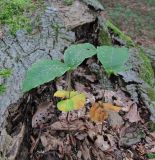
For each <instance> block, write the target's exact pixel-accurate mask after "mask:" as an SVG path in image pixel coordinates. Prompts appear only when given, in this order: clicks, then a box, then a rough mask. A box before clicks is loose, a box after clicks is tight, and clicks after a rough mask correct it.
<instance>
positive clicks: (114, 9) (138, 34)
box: [102, 0, 155, 49]
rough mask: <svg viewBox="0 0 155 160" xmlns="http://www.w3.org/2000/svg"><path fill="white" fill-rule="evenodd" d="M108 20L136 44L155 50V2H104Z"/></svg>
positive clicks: (108, 0) (136, 0)
mask: <svg viewBox="0 0 155 160" xmlns="http://www.w3.org/2000/svg"><path fill="white" fill-rule="evenodd" d="M102 3H103V5H104V7H105V10H106V12H107V15H108V18H109V19H111V20H112V22H113V23H114V24H115V25H116V26H117V27H119V28H120V29H121V30H122V31H124V32H125V33H126V34H127V35H129V36H131V38H132V39H134V41H135V42H137V43H138V44H140V45H143V46H145V47H149V48H151V49H155V14H154V13H155V0H102Z"/></svg>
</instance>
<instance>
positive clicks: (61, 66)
mask: <svg viewBox="0 0 155 160" xmlns="http://www.w3.org/2000/svg"><path fill="white" fill-rule="evenodd" d="M95 54H96V48H95V47H94V46H93V45H92V44H89V43H84V44H77V45H71V46H70V47H68V48H67V49H66V50H65V53H64V63H62V62H60V61H58V60H47V59H45V60H41V61H39V62H36V63H34V64H33V65H32V67H31V68H30V69H29V70H28V71H27V74H26V78H25V80H24V82H23V91H24V92H26V91H29V90H31V89H32V88H35V87H37V86H39V85H41V84H44V83H47V82H49V81H51V80H54V79H55V78H56V77H60V76H62V75H63V74H64V73H65V72H66V71H69V70H74V69H75V68H76V67H78V66H79V65H80V64H81V63H82V62H83V61H84V60H85V59H86V58H88V57H91V56H93V55H95Z"/></svg>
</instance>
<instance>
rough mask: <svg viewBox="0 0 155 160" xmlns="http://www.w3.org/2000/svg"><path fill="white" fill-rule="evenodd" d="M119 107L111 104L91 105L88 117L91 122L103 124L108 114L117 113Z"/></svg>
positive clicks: (99, 103)
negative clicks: (110, 112)
mask: <svg viewBox="0 0 155 160" xmlns="http://www.w3.org/2000/svg"><path fill="white" fill-rule="evenodd" d="M120 109H121V107H118V106H114V105H113V104H111V103H102V102H101V101H99V102H98V103H93V104H92V107H91V109H90V112H89V115H90V118H91V120H92V121H94V122H103V121H104V120H106V119H107V118H108V112H109V111H114V112H119V111H120Z"/></svg>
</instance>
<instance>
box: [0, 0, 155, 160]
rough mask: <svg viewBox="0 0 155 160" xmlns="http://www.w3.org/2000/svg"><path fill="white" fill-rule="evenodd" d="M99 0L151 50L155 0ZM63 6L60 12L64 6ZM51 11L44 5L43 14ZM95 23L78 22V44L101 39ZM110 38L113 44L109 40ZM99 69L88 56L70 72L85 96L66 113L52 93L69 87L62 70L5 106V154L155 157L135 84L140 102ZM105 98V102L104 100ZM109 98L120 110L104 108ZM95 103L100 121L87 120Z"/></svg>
mask: <svg viewBox="0 0 155 160" xmlns="http://www.w3.org/2000/svg"><path fill="white" fill-rule="evenodd" d="M102 1H103V6H104V7H105V12H107V17H108V18H107V19H111V21H112V22H113V23H114V24H115V25H116V26H118V27H119V28H120V29H121V30H123V31H124V32H125V34H127V35H129V36H131V38H133V40H134V41H136V42H137V43H139V44H142V45H144V46H145V47H150V48H154V49H155V23H154V21H153V19H155V15H154V14H153V13H154V11H155V2H154V0H152V1H151V0H148V1H147V0H141V2H140V1H138V0H136V2H135V0H130V1H129V0H125V1H124V0H117V2H116V0H102ZM79 2H80V1H79ZM142 2H143V3H142ZM23 6H24V5H23ZM63 7H64V8H65V9H66V8H67V7H66V6H63ZM63 7H61V12H62V11H64V10H63V9H62V8H63ZM48 9H49V7H48ZM74 9H76V8H74ZM52 11H53V10H52ZM50 12H51V10H46V14H50ZM19 14H20V12H19ZM56 15H57V14H56ZM71 15H72V14H71ZM69 16H70V15H69ZM45 17H47V15H46V16H45ZM45 17H44V18H45ZM70 17H71V16H70ZM77 17H78V16H77ZM81 17H82V16H81ZM81 17H80V18H81ZM73 18H75V17H73ZM77 19H78V18H77ZM87 19H89V18H87ZM78 20H79V19H78ZM28 22H29V21H28ZM28 22H27V23H28ZM72 23H73V22H72ZM52 24H53V23H52ZM92 24H93V25H92ZM13 26H14V25H13ZM57 26H58V25H56V27H57ZM97 26H98V24H96V22H94V21H93V22H91V23H90V24H88V23H87V24H85V25H83V26H81V27H79V28H78V27H77V28H76V29H75V34H76V43H79V42H89V43H93V44H96V42H98V41H99V40H98V35H97V32H96V29H97ZM18 27H19V28H20V27H22V26H19V25H17V28H18ZM13 28H14V27H13ZM26 29H27V28H26ZM52 29H53V28H52ZM54 29H57V28H54ZM59 34H60V33H59ZM56 37H57V36H56ZM111 37H114V35H111ZM58 38H60V37H58ZM56 39H57V38H56ZM58 40H59V39H58ZM56 41H57V40H56ZM59 41H60V40H59ZM112 42H113V44H114V45H115V43H114V42H115V41H114V40H113V39H112ZM59 43H60V42H59ZM97 45H98V44H97ZM28 47H29V46H28ZM52 49H53V48H52ZM136 63H137V61H136ZM134 67H135V66H134ZM100 69H101V64H100V63H99V61H98V60H97V59H96V57H92V58H90V59H88V60H86V61H84V62H83V63H82V64H81V65H80V67H78V69H76V70H75V71H74V72H73V73H72V80H71V86H72V89H74V90H76V91H79V92H80V93H81V92H82V93H84V94H85V95H86V97H87V101H86V104H85V107H84V108H82V109H80V110H78V111H72V112H70V113H69V115H68V114H67V113H64V112H60V111H58V110H57V107H56V105H57V103H58V101H59V100H60V99H59V98H56V97H54V96H53V95H54V93H55V91H56V90H63V89H66V88H67V82H66V79H67V77H66V75H64V76H62V77H60V78H57V79H56V80H55V81H54V82H53V83H51V82H49V83H47V84H46V85H43V86H40V87H38V88H37V89H34V90H32V91H31V92H29V93H27V94H25V95H24V98H23V100H22V101H21V103H20V106H19V108H18V111H17V113H16V112H15V111H14V110H13V109H12V112H11V109H10V110H9V114H10V115H9V116H10V117H9V118H10V119H11V120H10V121H11V124H12V125H11V127H10V128H11V129H10V135H11V136H12V137H13V136H14V137H15V140H14V141H13V145H12V146H13V147H12V148H11V150H10V152H9V154H7V156H10V157H11V156H12V157H14V155H15V154H18V155H19V157H22V158H23V159H24V158H25V157H26V155H28V158H27V159H31V160H60V159H64V160H148V159H149V160H153V159H154V158H155V132H154V130H155V129H154V128H155V127H154V126H151V125H150V124H149V122H150V121H149V111H148V109H147V108H145V107H144V106H143V102H142V97H141V96H140V92H137V90H138V89H137V88H138V87H137V88H136V91H134V93H136V95H131V96H133V97H134V96H135V97H136V98H137V101H138V102H135V101H134V100H133V99H132V98H131V96H130V94H129V93H128V92H127V91H126V90H125V87H124V86H125V84H124V81H121V78H120V77H119V76H111V77H110V78H109V77H108V78H107V77H106V76H103V75H100V72H99V71H100ZM132 73H133V72H132ZM129 78H130V77H129ZM131 78H132V77H131ZM103 82H104V83H103ZM129 83H130V84H128V85H130V86H131V87H133V88H134V87H135V86H136V85H138V84H139V82H138V83H137V82H135V81H133V82H132V81H131V82H129ZM132 83H133V84H132ZM126 85H127V84H126ZM129 89H130V87H129ZM131 89H132V88H131ZM131 93H132V91H131ZM137 93H139V94H137ZM103 97H104V101H105V102H107V103H103V102H104V101H103ZM95 102H98V103H95ZM109 103H110V104H111V105H112V107H114V106H113V105H115V106H121V110H120V111H115V110H114V111H113V110H112V109H109V110H110V111H109V110H108V111H107V110H106V109H105V108H106V107H105V106H106V105H107V104H109ZM137 103H138V104H137ZM95 105H96V106H97V107H96V108H102V114H103V115H104V116H105V119H104V120H105V121H104V122H103V123H95V122H93V121H92V120H91V115H90V111H89V110H90V108H91V107H92V106H95ZM111 105H110V107H111ZM110 107H109V108H110ZM111 110H112V111H111ZM22 122H23V123H22ZM19 128H21V129H19ZM17 133H18V135H17ZM23 139H24V140H23ZM22 141H23V142H22ZM21 146H22V148H20V147H21ZM0 153H1V152H0ZM24 154H25V157H24V156H23V155H24ZM18 159H20V158H18Z"/></svg>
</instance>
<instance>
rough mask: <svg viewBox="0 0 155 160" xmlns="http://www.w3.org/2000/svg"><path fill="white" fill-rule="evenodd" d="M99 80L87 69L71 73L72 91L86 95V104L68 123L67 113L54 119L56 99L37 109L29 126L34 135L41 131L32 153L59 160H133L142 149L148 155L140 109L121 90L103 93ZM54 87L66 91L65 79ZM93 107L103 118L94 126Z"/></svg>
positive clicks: (70, 116)
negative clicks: (96, 107)
mask: <svg viewBox="0 0 155 160" xmlns="http://www.w3.org/2000/svg"><path fill="white" fill-rule="evenodd" d="M89 61H91V59H89ZM93 61H94V60H93ZM96 64H97V62H96ZM85 65H87V66H89V65H90V64H89V63H88V64H85ZM98 79H99V77H98V73H95V72H94V74H93V75H92V74H91V72H90V68H89V67H85V66H83V65H81V67H79V69H77V70H76V71H75V72H74V73H73V77H72V87H73V89H74V90H76V91H77V92H80V93H81V92H82V93H84V94H85V95H86V103H85V107H84V108H81V109H80V110H75V111H72V112H70V113H69V122H67V121H66V116H67V113H66V112H59V113H58V115H57V116H54V113H55V109H56V103H57V99H56V98H54V100H53V101H51V102H48V103H43V104H41V105H39V106H38V107H37V110H36V112H35V114H34V115H33V118H32V126H33V128H34V131H35V130H37V129H38V128H39V129H40V136H39V134H36V135H35V140H34V141H36V140H37V138H38V139H39V141H38V143H35V144H36V146H35V148H34V150H33V153H35V154H39V155H40V157H44V156H45V155H48V156H49V153H51V152H52V153H54V155H55V157H57V158H58V159H73V160H74V159H75V160H76V159H77V160H78V159H83V160H92V159H93V160H115V159H116V160H117V159H123V158H124V159H126V160H132V159H134V158H133V157H134V155H135V153H137V154H139V155H140V153H141V152H142V149H143V148H144V149H145V154H146V153H148V150H147V149H146V148H150V146H151V144H152V141H151V142H149V143H148V144H147V145H146V146H145V145H143V148H142V146H140V145H142V144H143V143H142V139H143V138H145V132H144V130H143V126H142V123H144V121H143V120H142V118H141V117H140V114H139V110H140V106H138V105H137V103H135V102H134V101H133V100H132V99H131V98H130V96H128V94H126V92H124V91H123V90H121V89H115V88H113V89H106V90H105V89H103V87H102V85H101V84H100V81H99V80H98ZM110 83H111V82H110ZM55 84H56V88H57V90H63V89H65V88H66V86H67V84H66V81H65V76H63V77H61V78H58V79H57V81H56V83H55ZM103 95H104V98H105V102H104V103H103V102H102V97H103ZM65 96H66V95H64V94H63V95H62V94H61V95H60V97H65ZM92 104H93V105H97V106H98V105H99V106H102V107H99V108H100V109H99V110H101V111H102V112H99V113H100V114H101V113H102V114H103V115H102V116H101V118H99V117H100V116H99V115H98V116H97V118H99V120H97V121H96V119H95V122H93V121H92V120H93V118H92V120H91V117H93V116H94V115H93V116H92V115H91V116H90V115H89V110H90V112H91V105H92ZM135 123H136V125H134V124H135ZM32 136H34V135H32ZM126 147H127V148H128V147H129V148H130V149H129V151H126ZM120 148H121V150H120ZM136 149H137V150H136ZM138 149H139V150H138ZM152 150H153V148H152ZM118 151H119V152H118ZM35 156H36V155H34V154H33V155H32V157H35ZM141 157H144V155H143V156H141ZM141 159H142V158H141Z"/></svg>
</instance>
